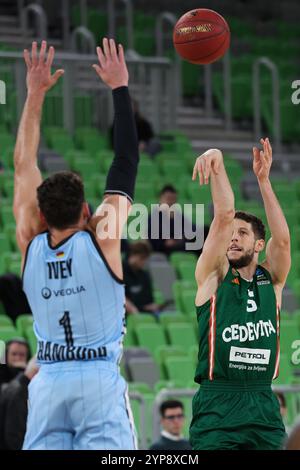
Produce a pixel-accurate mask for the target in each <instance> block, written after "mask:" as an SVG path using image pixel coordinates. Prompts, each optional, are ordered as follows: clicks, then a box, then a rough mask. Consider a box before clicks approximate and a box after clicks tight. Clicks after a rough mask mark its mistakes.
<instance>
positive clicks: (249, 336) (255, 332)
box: [222, 320, 276, 343]
mask: <svg viewBox="0 0 300 470" xmlns="http://www.w3.org/2000/svg"><path fill="white" fill-rule="evenodd" d="M272 333H274V334H276V330H275V328H274V326H273V324H272V322H271V320H268V321H263V320H259V322H257V323H253V322H247V323H246V325H237V324H233V325H231V326H228V327H227V328H224V330H223V332H222V338H223V341H224V342H225V343H230V342H231V341H235V340H237V341H240V342H241V343H244V342H245V341H255V340H257V339H259V338H260V337H262V336H266V337H267V338H268V337H269V336H270V335H271V334H272Z"/></svg>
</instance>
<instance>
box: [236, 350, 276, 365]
mask: <svg viewBox="0 0 300 470" xmlns="http://www.w3.org/2000/svg"><path fill="white" fill-rule="evenodd" d="M270 355H271V351H270V349H249V348H237V347H235V346H231V348H230V357H229V360H230V361H233V362H245V363H247V364H269V362H270Z"/></svg>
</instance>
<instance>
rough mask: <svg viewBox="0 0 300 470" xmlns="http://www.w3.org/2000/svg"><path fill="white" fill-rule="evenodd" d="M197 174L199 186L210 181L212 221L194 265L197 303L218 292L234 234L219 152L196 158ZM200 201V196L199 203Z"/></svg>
mask: <svg viewBox="0 0 300 470" xmlns="http://www.w3.org/2000/svg"><path fill="white" fill-rule="evenodd" d="M197 174H199V180H200V185H202V184H208V182H209V178H210V180H211V193H212V199H213V205H214V219H213V221H212V224H211V226H210V230H209V233H208V236H207V238H206V241H205V243H204V246H203V250H202V254H201V256H200V258H199V260H198V263H197V266H196V272H195V277H196V281H197V284H198V293H197V297H196V304H197V305H202V304H203V303H205V302H206V301H207V300H208V299H209V298H210V297H211V296H212V295H213V294H214V293H215V292H216V290H217V288H218V285H219V283H220V282H221V281H222V280H223V279H224V277H225V275H226V272H227V270H228V267H229V263H228V260H227V257H226V253H227V248H228V246H229V244H230V239H231V236H232V231H233V220H234V214H235V211H234V194H233V191H232V189H231V185H230V182H229V180H228V177H227V173H226V170H225V166H224V161H223V155H222V152H220V150H217V149H210V150H208V151H207V152H205V153H204V154H203V155H201V156H200V157H198V158H197V160H196V163H195V166H194V171H193V180H195V179H196V177H197ZM200 199H201V196H200V193H199V202H201V201H200ZM205 209H206V208H205Z"/></svg>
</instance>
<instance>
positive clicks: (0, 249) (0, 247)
mask: <svg viewBox="0 0 300 470" xmlns="http://www.w3.org/2000/svg"><path fill="white" fill-rule="evenodd" d="M10 250H11V245H10V241H9V237H8V236H7V234H6V233H0V253H1V254H2V253H4V252H8V251H10Z"/></svg>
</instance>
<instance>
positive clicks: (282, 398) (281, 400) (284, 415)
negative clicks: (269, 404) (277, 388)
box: [275, 392, 290, 433]
mask: <svg viewBox="0 0 300 470" xmlns="http://www.w3.org/2000/svg"><path fill="white" fill-rule="evenodd" d="M275 395H276V396H277V398H278V401H279V405H280V414H281V417H282V420H283V423H284V425H285V430H286V432H287V433H289V431H290V430H289V428H288V426H287V424H286V421H287V413H288V409H287V406H286V399H285V396H284V394H283V393H281V392H276V393H275Z"/></svg>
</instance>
